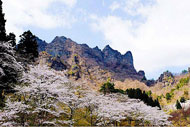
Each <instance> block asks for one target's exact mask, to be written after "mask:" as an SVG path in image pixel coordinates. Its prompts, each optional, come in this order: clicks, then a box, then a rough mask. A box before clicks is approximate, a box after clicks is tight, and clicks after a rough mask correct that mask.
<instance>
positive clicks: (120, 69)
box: [37, 36, 145, 84]
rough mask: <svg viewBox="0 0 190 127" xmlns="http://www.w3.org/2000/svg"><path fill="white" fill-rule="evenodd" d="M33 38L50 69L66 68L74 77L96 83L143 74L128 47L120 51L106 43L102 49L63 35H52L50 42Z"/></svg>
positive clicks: (137, 76)
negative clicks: (49, 57) (127, 49)
mask: <svg viewBox="0 0 190 127" xmlns="http://www.w3.org/2000/svg"><path fill="white" fill-rule="evenodd" d="M37 42H38V45H39V49H38V50H39V52H42V51H45V52H47V53H48V54H50V55H51V60H48V61H49V64H51V66H53V68H54V69H58V70H61V69H63V70H64V69H68V76H69V77H75V79H76V80H78V79H88V80H90V82H96V84H97V82H98V83H100V82H102V81H106V80H107V79H108V78H111V79H112V80H113V81H114V80H119V81H124V80H125V79H127V78H130V79H134V80H136V79H137V80H141V79H142V78H144V77H145V73H144V71H139V72H137V71H136V70H135V68H134V64H133V56H132V53H131V52H130V51H128V52H126V53H125V54H124V55H122V54H121V53H120V52H118V51H117V50H114V49H112V48H111V47H110V46H109V45H107V46H105V48H104V49H103V50H101V49H99V48H98V47H97V46H96V47H95V48H90V47H89V46H88V45H86V44H77V43H76V42H74V41H72V40H71V39H69V38H66V37H64V36H61V37H58V36H57V37H55V38H54V39H53V41H52V42H51V43H46V42H45V41H42V40H40V39H39V38H38V39H37ZM52 59H54V61H52ZM55 61H56V62H55ZM64 65H65V66H64ZM62 67H63V68H62Z"/></svg>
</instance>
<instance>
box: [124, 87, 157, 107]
mask: <svg viewBox="0 0 190 127" xmlns="http://www.w3.org/2000/svg"><path fill="white" fill-rule="evenodd" d="M126 93H127V95H128V96H129V97H130V98H135V99H140V100H142V101H143V102H144V103H146V104H147V105H150V106H152V107H155V106H157V107H159V108H160V104H159V101H158V99H157V100H153V99H152V96H151V93H152V92H151V91H148V92H145V91H141V89H139V88H137V89H132V88H130V89H127V90H126ZM147 93H148V94H147Z"/></svg>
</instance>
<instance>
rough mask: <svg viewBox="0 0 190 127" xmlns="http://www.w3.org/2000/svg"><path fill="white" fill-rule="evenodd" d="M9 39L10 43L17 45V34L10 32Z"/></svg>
mask: <svg viewBox="0 0 190 127" xmlns="http://www.w3.org/2000/svg"><path fill="white" fill-rule="evenodd" d="M7 41H9V43H10V44H11V45H12V46H13V47H16V36H15V34H14V33H9V35H8V36H7Z"/></svg>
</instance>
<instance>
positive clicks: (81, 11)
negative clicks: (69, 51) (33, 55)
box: [2, 0, 190, 79]
mask: <svg viewBox="0 0 190 127" xmlns="http://www.w3.org/2000/svg"><path fill="white" fill-rule="evenodd" d="M2 1H3V9H4V10H3V11H4V13H5V18H6V19H7V22H6V29H7V32H14V33H15V34H16V35H17V40H19V35H21V34H22V33H23V32H24V31H26V30H31V31H32V32H33V34H35V35H36V36H38V37H39V38H41V39H42V40H45V41H46V42H51V41H52V40H53V39H54V37H55V36H65V37H68V38H71V39H72V40H73V41H75V42H77V43H86V44H88V45H89V46H90V47H95V46H98V47H99V48H100V49H103V48H104V47H105V46H106V45H108V44H109V45H110V46H111V47H112V48H113V49H116V50H118V51H120V52H121V53H122V54H124V53H125V52H127V51H131V52H132V54H133V59H134V66H135V68H136V69H137V70H144V71H145V73H146V76H147V77H148V79H152V78H154V79H156V78H158V76H159V75H160V74H161V73H162V72H164V71H166V70H169V71H171V72H173V73H180V72H181V71H182V70H184V69H187V68H188V67H190V50H189V48H190V7H189V6H190V0H80V1H79V0H2Z"/></svg>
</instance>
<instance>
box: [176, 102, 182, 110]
mask: <svg viewBox="0 0 190 127" xmlns="http://www.w3.org/2000/svg"><path fill="white" fill-rule="evenodd" d="M175 106H176V108H177V109H182V107H181V104H180V102H179V101H178V100H177V101H176V105H175Z"/></svg>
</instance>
